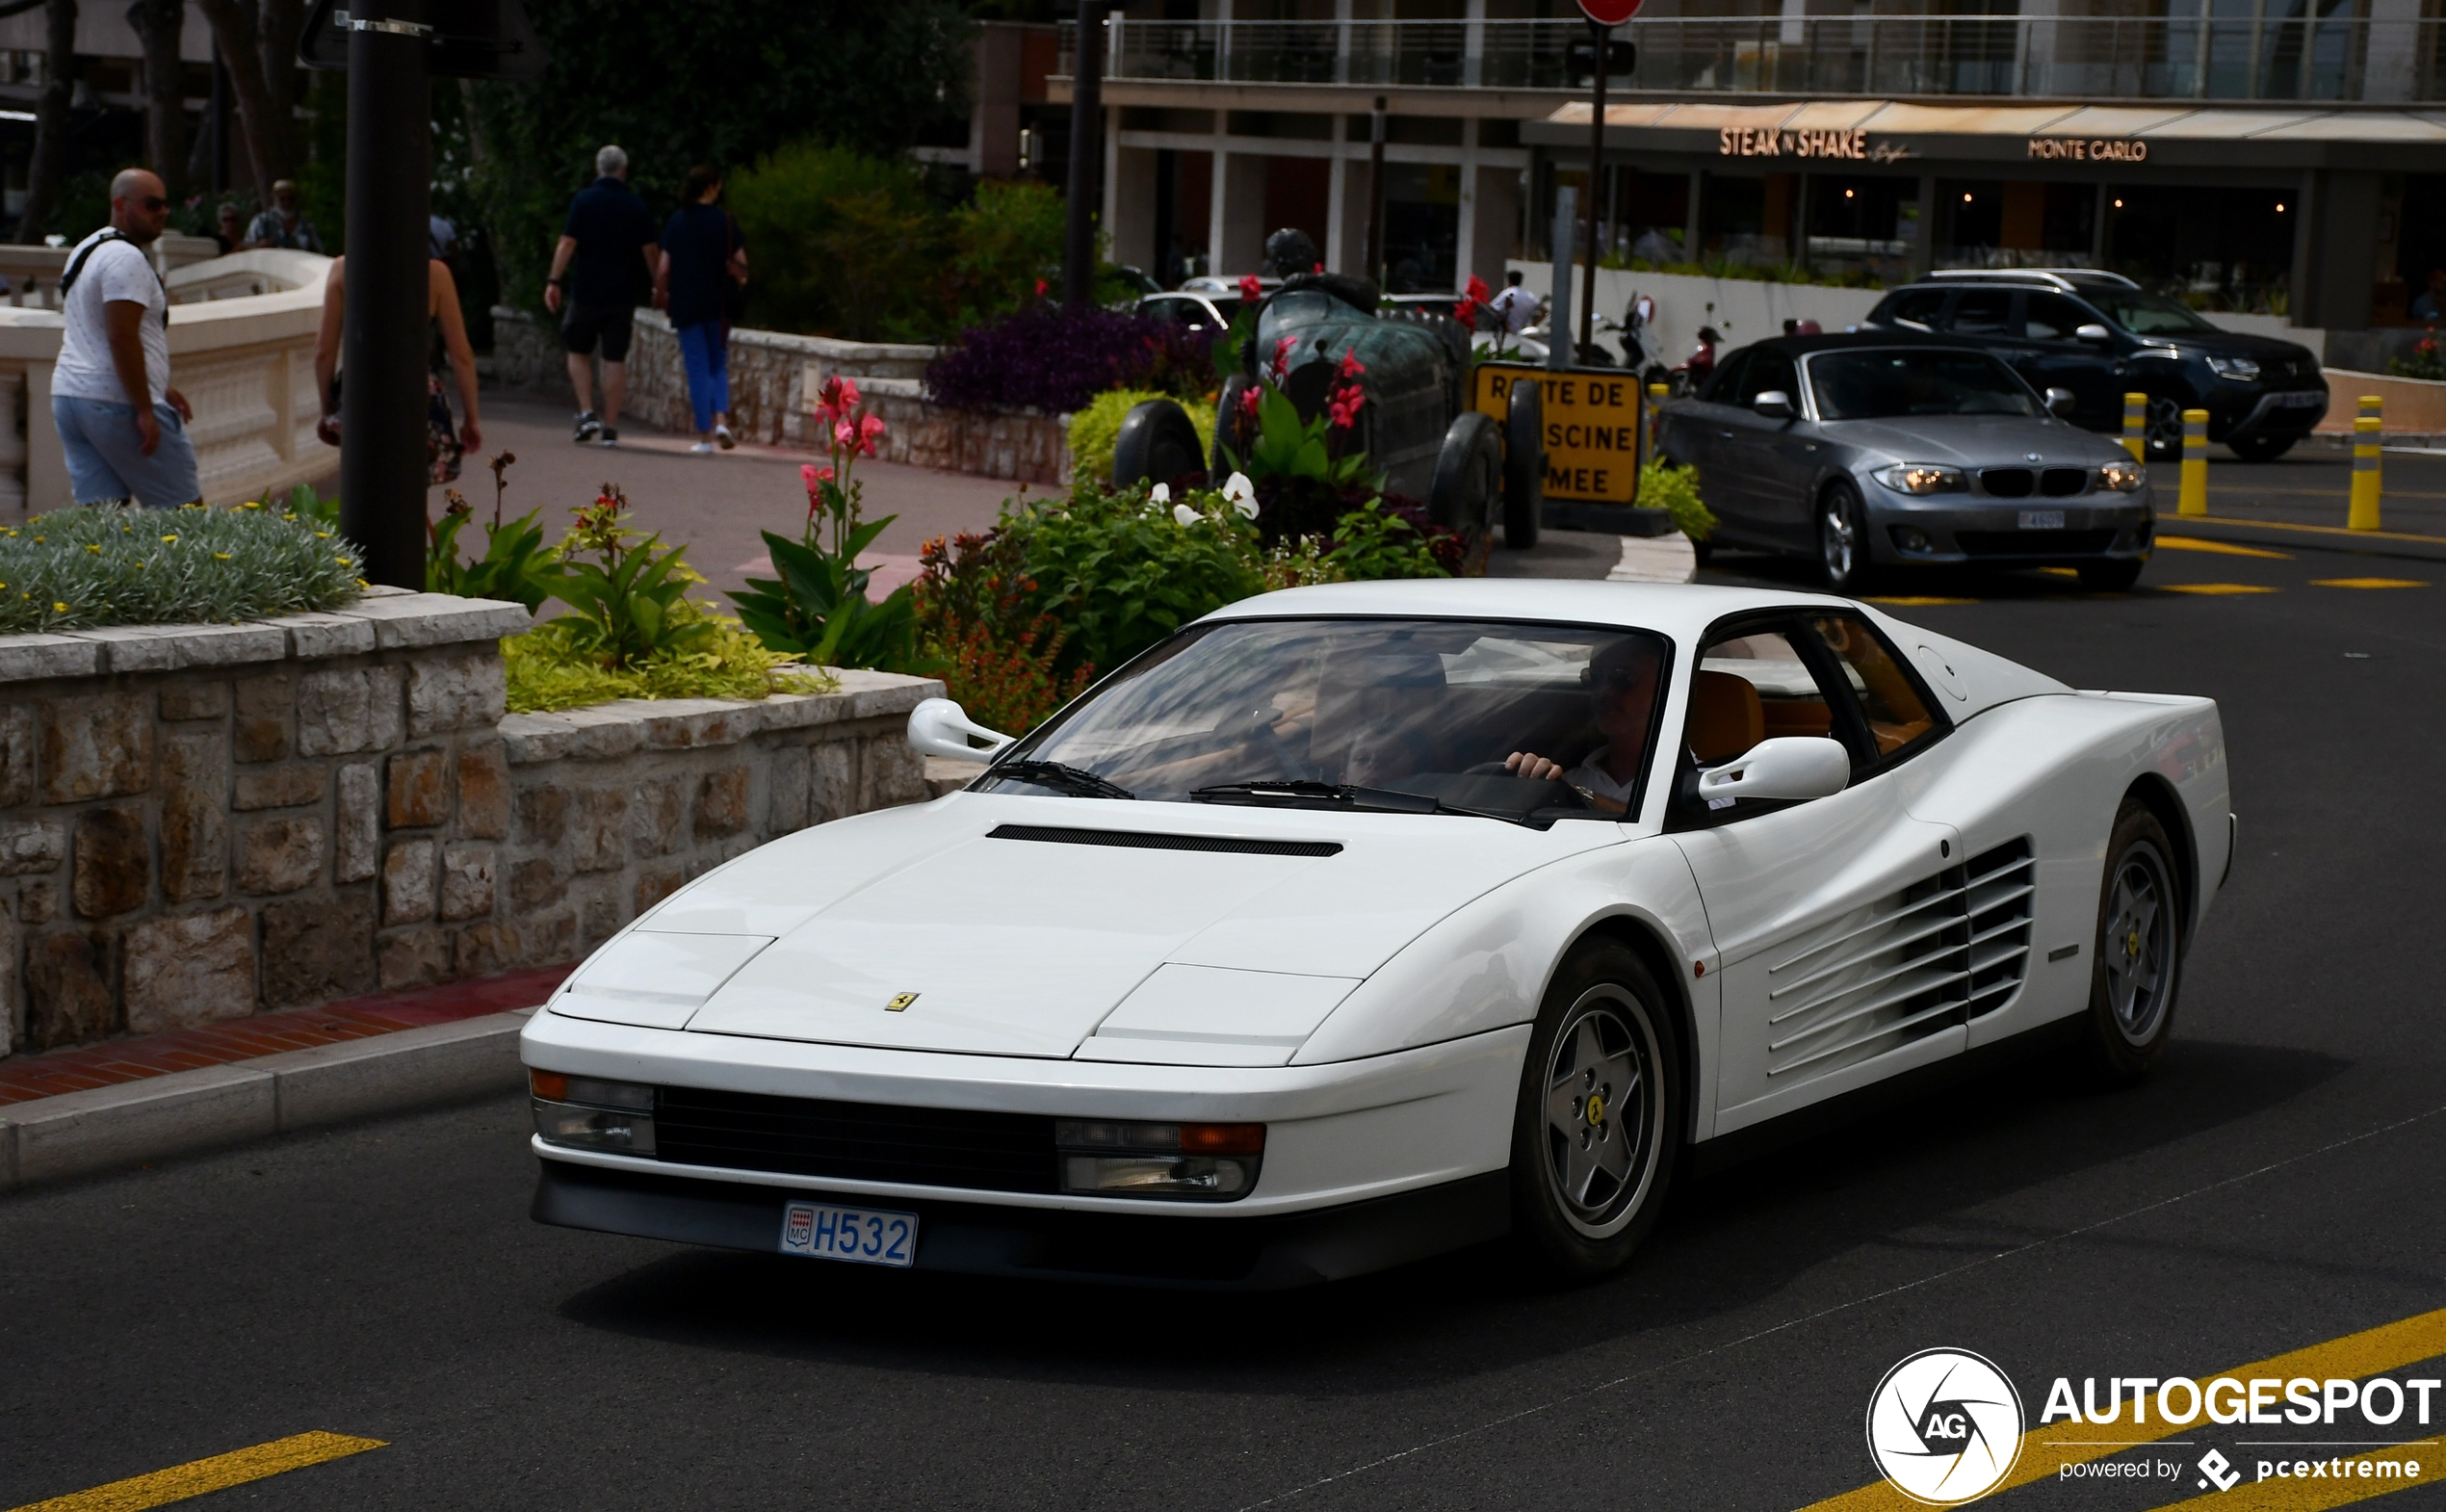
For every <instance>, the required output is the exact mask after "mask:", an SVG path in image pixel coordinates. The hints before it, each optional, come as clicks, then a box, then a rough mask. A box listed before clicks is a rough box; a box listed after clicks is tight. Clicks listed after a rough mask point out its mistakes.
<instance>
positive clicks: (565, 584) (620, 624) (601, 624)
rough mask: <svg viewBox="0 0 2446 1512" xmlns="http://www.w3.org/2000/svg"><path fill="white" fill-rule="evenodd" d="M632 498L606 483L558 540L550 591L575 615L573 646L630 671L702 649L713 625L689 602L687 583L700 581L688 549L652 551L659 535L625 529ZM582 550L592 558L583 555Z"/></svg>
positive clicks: (570, 632) (569, 635)
mask: <svg viewBox="0 0 2446 1512" xmlns="http://www.w3.org/2000/svg"><path fill="white" fill-rule="evenodd" d="M628 512H629V500H628V495H627V494H625V493H623V492H622V491H621V490H620V489H619V488H618V487H617V486H616V485H614V484H612V483H605V484H604V485H603V492H601V493H600V494H597V495H596V496H595V500H594V502H593V503H592V504H589V505H585V506H584V507H582V508H579V510H578V511H577V515H578V518H577V523H576V524H575V525H573V526H572V527H570V530H569V534H567V535H566V536H564V537H563V538H562V539H561V542H560V545H559V558H560V560H561V565H562V570H561V574H560V576H559V579H558V580H556V581H555V583H554V584H553V588H552V596H553V597H554V598H557V599H559V600H560V602H562V603H564V604H566V605H568V606H569V607H570V608H571V609H572V610H574V611H576V613H573V614H571V615H569V616H568V617H567V618H566V619H565V620H563V621H558V623H565V624H566V625H567V626H568V627H569V628H568V629H567V631H566V632H565V634H566V636H567V638H568V640H569V643H570V645H571V646H572V647H573V648H576V649H578V650H581V651H584V652H585V653H586V654H587V655H590V656H592V657H593V658H594V659H595V662H596V663H597V665H601V666H602V667H603V668H604V669H605V670H607V671H634V670H637V669H638V668H640V667H642V666H644V665H646V664H647V663H648V662H651V661H655V660H657V659H664V658H669V657H673V656H677V655H679V654H681V653H683V652H690V651H700V650H702V649H704V647H705V645H706V643H707V642H709V641H710V640H711V639H712V638H713V636H714V625H713V622H712V621H711V620H709V619H707V618H705V617H704V616H703V615H701V614H699V613H694V609H695V606H693V605H692V604H690V603H689V602H688V598H687V594H688V590H689V587H690V585H692V584H697V583H702V582H704V581H705V580H704V579H703V578H701V577H699V576H697V574H696V572H695V571H694V570H693V569H692V568H690V566H689V564H688V560H687V553H688V548H687V547H685V546H674V547H672V548H671V549H670V550H668V551H657V550H655V549H654V548H655V546H656V544H657V543H658V542H660V541H661V540H662V536H660V535H647V536H643V537H640V536H639V535H638V534H637V532H635V531H632V530H630V529H629V528H628ZM581 552H591V553H593V554H594V558H595V560H592V561H586V560H581V559H580V557H579V555H578V554H579V553H581Z"/></svg>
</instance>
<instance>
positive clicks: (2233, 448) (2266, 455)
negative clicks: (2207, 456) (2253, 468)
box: [2225, 435, 2302, 462]
mask: <svg viewBox="0 0 2446 1512" xmlns="http://www.w3.org/2000/svg"><path fill="white" fill-rule="evenodd" d="M2301 439H2302V438H2301V437H2300V436H2298V435H2253V436H2245V437H2243V438H2242V439H2241V440H2239V441H2228V442H2226V443H2225V449H2226V450H2227V451H2229V452H2231V453H2233V455H2234V456H2239V457H2241V458H2242V459H2243V460H2244V461H2246V462H2273V461H2275V460H2276V459H2277V457H2279V456H2283V455H2284V454H2285V453H2287V452H2290V451H2292V450H2293V443H2294V442H2296V441H2299V440H2301Z"/></svg>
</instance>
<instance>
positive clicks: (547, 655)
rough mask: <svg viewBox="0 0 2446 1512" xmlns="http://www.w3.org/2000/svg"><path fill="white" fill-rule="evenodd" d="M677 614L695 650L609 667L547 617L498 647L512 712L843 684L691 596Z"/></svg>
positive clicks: (575, 630) (577, 634)
mask: <svg viewBox="0 0 2446 1512" xmlns="http://www.w3.org/2000/svg"><path fill="white" fill-rule="evenodd" d="M672 613H673V614H674V615H675V616H676V617H678V618H679V619H680V620H681V621H682V622H683V623H685V624H687V625H689V626H690V627H691V629H693V630H694V631H696V632H698V633H696V634H693V635H692V636H691V637H690V649H688V650H685V651H665V652H661V653H658V654H656V655H653V656H648V657H645V658H642V659H640V660H638V661H637V662H635V663H633V664H632V665H628V666H625V667H609V666H606V665H603V659H602V657H601V656H600V655H599V654H598V653H597V652H596V651H595V650H594V648H593V643H592V642H591V640H590V639H587V637H586V636H585V630H584V627H583V626H582V625H581V624H580V623H579V622H578V621H577V620H575V619H574V618H561V619H553V620H547V621H545V622H544V623H543V624H540V625H537V626H536V627H535V628H534V629H533V630H531V631H529V632H528V633H527V634H525V635H523V636H511V637H509V638H507V639H505V640H503V641H502V643H501V657H502V665H503V667H504V669H505V670H506V671H507V675H508V680H509V712H510V713H512V714H542V713H545V712H548V711H550V710H554V709H574V708H577V707H579V706H580V705H582V704H594V703H609V702H611V701H612V699H614V698H750V699H754V698H765V697H768V696H770V695H771V694H774V693H820V692H831V691H835V690H837V689H838V688H839V687H840V686H841V685H840V683H839V682H838V681H837V680H836V679H834V678H833V677H831V676H830V675H829V674H827V673H825V672H823V671H821V670H820V669H819V668H816V667H811V666H803V665H799V664H798V662H797V661H796V660H795V659H794V658H792V657H789V656H785V655H783V654H782V653H780V652H778V651H768V650H766V649H765V647H764V646H762V645H760V644H758V643H757V640H756V638H755V637H753V636H751V635H749V634H747V633H746V631H744V630H742V628H741V627H740V624H739V622H738V621H737V620H735V619H723V618H721V617H719V616H717V615H713V614H708V613H705V612H704V611H703V610H701V609H699V608H698V607H697V605H696V604H695V603H694V602H693V601H691V600H688V599H682V600H680V601H679V602H678V603H677V604H676V605H674V606H673V608H672Z"/></svg>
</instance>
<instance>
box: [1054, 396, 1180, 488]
mask: <svg viewBox="0 0 2446 1512" xmlns="http://www.w3.org/2000/svg"><path fill="white" fill-rule="evenodd" d="M1171 397H1172V396H1171V395H1169V394H1162V393H1158V392H1157V391H1156V390H1154V389H1148V388H1116V389H1112V390H1109V391H1107V392H1106V393H1102V394H1098V395H1097V396H1096V397H1095V398H1094V399H1092V400H1089V401H1088V402H1087V407H1086V408H1084V409H1081V410H1079V411H1077V412H1075V413H1074V414H1072V415H1071V417H1070V473H1071V476H1072V477H1074V478H1084V479H1087V480H1089V481H1091V482H1099V483H1108V482H1111V481H1112V443H1113V442H1114V441H1115V440H1116V439H1117V438H1118V437H1119V436H1120V434H1121V422H1122V421H1123V420H1124V419H1125V418H1127V417H1128V415H1129V413H1130V411H1131V410H1132V409H1133V408H1135V407H1137V406H1138V405H1139V404H1145V403H1146V402H1147V401H1148V400H1150V399H1170V398H1171ZM1181 407H1182V408H1184V409H1185V410H1187V411H1188V414H1189V424H1191V425H1193V426H1195V427H1197V432H1198V451H1199V452H1200V454H1202V455H1203V454H1207V453H1211V452H1212V451H1213V450H1214V406H1212V405H1211V404H1184V405H1182V406H1181Z"/></svg>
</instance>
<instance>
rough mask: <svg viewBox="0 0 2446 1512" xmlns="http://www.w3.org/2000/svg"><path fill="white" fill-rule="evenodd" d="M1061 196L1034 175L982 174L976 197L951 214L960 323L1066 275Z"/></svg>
mask: <svg viewBox="0 0 2446 1512" xmlns="http://www.w3.org/2000/svg"><path fill="white" fill-rule="evenodd" d="M1064 220H1065V217H1064V214H1063V209H1062V197H1061V196H1060V194H1058V193H1057V192H1056V191H1055V190H1054V187H1053V186H1052V185H1050V184H1041V183H1038V182H1036V181H1035V180H1033V179H1020V180H1017V181H1014V182H1010V183H1004V182H1002V181H1000V180H997V179H990V178H989V179H983V180H980V181H979V182H978V184H977V186H976V198H974V199H972V200H970V201H969V202H968V203H967V204H964V205H962V206H960V207H959V208H958V209H956V210H953V211H952V212H951V213H950V217H949V225H948V226H947V228H946V229H947V233H948V235H947V240H948V241H949V242H950V248H951V262H950V301H949V302H950V309H951V323H952V325H954V326H977V325H982V324H983V323H985V322H986V321H989V320H992V319H993V318H994V317H995V316H998V315H1004V314H1007V313H1009V312H1010V311H1012V310H1015V309H1017V308H1019V306H1020V305H1021V304H1022V303H1024V302H1026V301H1027V300H1032V299H1034V298H1036V288H1037V284H1038V281H1039V280H1042V281H1043V282H1044V283H1046V284H1047V285H1051V284H1053V283H1055V282H1057V281H1058V280H1059V279H1060V277H1061V254H1062V236H1063V232H1064V229H1065V226H1064Z"/></svg>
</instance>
